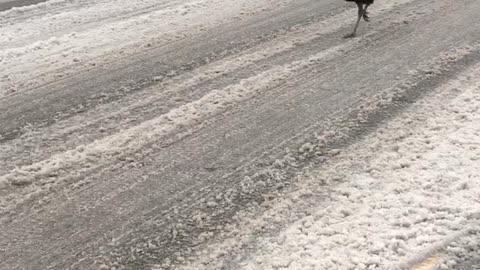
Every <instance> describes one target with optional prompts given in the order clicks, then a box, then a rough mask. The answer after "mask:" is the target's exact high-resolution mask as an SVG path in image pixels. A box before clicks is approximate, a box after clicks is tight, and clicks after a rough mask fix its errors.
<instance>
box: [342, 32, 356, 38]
mask: <svg viewBox="0 0 480 270" xmlns="http://www.w3.org/2000/svg"><path fill="white" fill-rule="evenodd" d="M356 36H357V35H356V34H355V33H351V34H348V35H346V36H344V37H343V38H354V37H356Z"/></svg>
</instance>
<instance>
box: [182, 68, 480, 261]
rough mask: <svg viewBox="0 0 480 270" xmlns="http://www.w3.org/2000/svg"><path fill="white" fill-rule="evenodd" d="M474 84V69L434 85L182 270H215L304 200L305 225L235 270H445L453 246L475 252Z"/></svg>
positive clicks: (477, 133) (477, 91) (479, 118)
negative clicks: (470, 246) (308, 203)
mask: <svg viewBox="0 0 480 270" xmlns="http://www.w3.org/2000/svg"><path fill="white" fill-rule="evenodd" d="M479 76H480V66H476V67H474V68H472V69H470V70H468V71H466V72H465V73H463V74H461V75H459V76H458V77H457V78H456V79H454V80H451V81H450V82H448V83H446V84H444V85H442V86H441V87H439V88H438V89H436V90H435V92H434V93H435V94H432V95H430V96H429V97H428V98H424V99H422V100H421V101H419V102H417V103H416V104H415V105H414V106H413V107H412V108H411V109H409V110H408V111H407V112H405V113H402V114H401V115H400V116H398V117H397V118H395V119H394V120H392V121H391V122H390V123H387V124H385V125H384V126H383V127H381V128H380V129H379V130H378V131H377V132H376V133H374V134H372V135H370V136H368V137H367V138H366V139H365V140H363V141H362V142H359V143H358V144H356V145H353V146H352V147H351V149H348V151H344V152H342V153H341V154H339V156H338V157H337V162H336V163H334V164H331V166H329V167H327V168H326V169H324V170H319V171H313V172H310V173H308V174H307V176H306V177H305V179H304V180H302V181H301V182H300V184H299V185H300V186H299V187H298V190H297V191H295V192H293V193H292V194H290V195H289V196H287V197H286V198H285V199H282V200H280V201H277V203H276V204H273V206H272V208H271V209H270V210H268V211H267V212H266V213H265V214H264V215H263V216H262V217H260V218H257V219H253V220H249V221H242V222H245V223H242V224H243V226H242V229H241V230H239V231H236V230H235V229H233V232H234V235H236V236H234V237H233V238H229V239H227V240H225V241H223V242H220V243H217V244H213V245H212V246H210V247H207V248H206V250H204V251H203V253H202V252H200V254H205V255H203V256H202V255H199V256H200V257H199V259H198V262H194V263H191V264H189V265H186V266H184V267H183V268H182V269H220V268H222V267H224V266H225V265H224V264H223V263H224V262H223V261H222V258H223V257H224V256H225V254H227V253H228V250H229V248H232V247H240V246H242V243H247V242H250V241H251V240H252V238H251V237H252V236H251V235H249V233H251V232H252V231H255V230H256V229H258V228H259V227H262V226H266V227H267V228H268V226H269V222H272V221H275V220H277V219H278V220H282V219H284V218H285V217H286V216H291V215H292V214H295V212H291V211H293V210H291V209H294V206H295V204H296V203H298V201H299V200H301V198H302V196H312V195H317V196H318V197H320V198H322V200H321V201H319V202H318V205H317V206H316V207H314V208H315V209H314V210H313V211H312V212H311V213H310V214H309V215H307V216H305V217H299V218H298V221H296V222H294V223H293V224H291V225H288V226H287V227H285V228H284V229H282V231H281V232H280V233H279V234H275V235H274V236H271V237H269V236H266V237H264V238H261V239H257V243H258V247H259V249H258V250H257V251H256V252H255V253H254V254H250V257H249V258H248V259H247V260H243V261H241V262H240V266H239V267H238V268H237V269H246V270H248V269H339V270H341V269H409V268H411V267H413V266H414V265H416V264H418V263H421V262H422V261H428V259H429V258H431V257H432V256H439V259H438V262H437V261H434V262H435V264H432V267H434V268H432V269H437V268H436V267H437V266H438V267H441V269H450V268H451V267H453V266H454V265H455V264H456V262H455V258H456V257H445V256H444V257H442V256H443V255H442V254H444V253H453V254H459V253H462V252H463V253H465V252H464V251H465V250H466V248H461V247H458V246H459V245H460V244H459V243H456V241H457V240H459V239H463V240H462V242H467V243H477V244H478V236H475V233H474V232H475V231H476V230H478V228H480V210H479V208H478V205H479V204H480V167H479V166H478V164H479V160H480V144H479V142H480V81H478V80H477V78H478V77H479ZM452 96H454V97H453V98H452ZM325 179H329V180H328V181H327V182H328V183H330V185H329V186H325V185H323V184H320V183H324V181H325ZM245 224H248V226H246V225H245ZM473 237H475V238H473ZM207 254H208V255H207ZM415 269H424V268H415ZM425 269H427V268H425ZM428 269H430V268H428Z"/></svg>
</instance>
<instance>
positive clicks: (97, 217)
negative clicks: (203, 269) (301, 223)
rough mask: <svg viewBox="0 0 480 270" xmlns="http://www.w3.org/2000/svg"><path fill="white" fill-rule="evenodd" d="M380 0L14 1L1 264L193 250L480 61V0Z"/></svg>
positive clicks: (9, 19)
mask: <svg viewBox="0 0 480 270" xmlns="http://www.w3.org/2000/svg"><path fill="white" fill-rule="evenodd" d="M379 2H380V3H376V4H375V5H374V6H372V7H371V11H370V12H371V16H372V22H371V23H368V25H367V24H364V23H363V24H362V25H361V28H360V30H359V37H358V38H354V39H344V38H342V37H343V36H344V35H345V34H347V33H349V31H351V28H352V23H353V22H354V19H355V14H356V11H355V9H354V8H355V7H354V6H352V5H348V4H347V3H345V2H344V1H339V0H322V1H318V0H300V1H290V0H282V1H273V0H260V1H257V0H256V1H254V0H240V1H238V0H237V1H230V0H229V1H219V0H196V1H190V0H171V1H163V0H162V1H154V0H143V1H141V0H134V1H125V0H100V1H86V0H74V1H56V0H52V1H47V2H44V3H39V4H37V5H27V6H23V7H17V8H13V9H9V8H7V6H6V5H9V3H10V2H6V4H5V3H1V4H0V12H2V13H0V14H1V17H0V33H1V34H0V64H1V65H2V67H3V68H2V70H0V86H1V87H0V112H1V113H0V224H1V227H2V230H1V232H0V260H1V261H2V263H1V264H0V269H8V270H14V269H22V270H23V269H151V268H152V267H155V266H158V265H163V264H165V262H168V263H166V264H165V265H166V266H165V267H166V268H169V267H173V266H175V265H176V264H180V263H184V262H185V261H188V260H189V256H192V255H193V254H194V251H196V250H198V249H199V248H202V247H203V246H205V245H208V243H209V241H210V240H211V239H212V238H214V236H215V235H216V234H217V232H218V231H220V230H223V229H224V228H225V226H228V224H230V223H232V222H233V221H234V219H233V218H234V217H235V215H236V214H238V213H239V211H242V210H244V209H246V208H248V207H250V206H252V205H255V204H257V203H259V202H261V201H263V200H265V196H264V195H266V194H269V193H271V192H273V191H278V190H281V189H284V188H287V187H288V186H289V185H290V184H291V183H293V182H295V181H296V180H295V179H297V177H296V176H297V175H298V173H299V172H301V171H302V170H303V169H304V168H305V167H306V166H310V165H312V164H316V163H322V162H325V160H326V159H327V160H328V159H329V158H330V157H333V156H334V155H335V153H336V151H333V150H332V149H337V148H342V147H346V146H347V145H349V144H351V143H352V142H354V141H356V140H358V139H360V138H362V137H363V136H365V135H366V134H368V133H369V132H370V131H372V130H373V129H374V128H375V127H376V126H377V125H379V124H380V123H382V122H384V121H387V120H388V119H389V118H391V117H393V116H394V115H396V114H397V113H398V112H400V111H401V110H403V109H404V108H406V107H408V106H409V104H411V103H412V102H414V101H415V100H417V99H418V98H421V97H422V96H423V95H425V94H427V93H428V92H429V91H430V89H433V88H434V87H435V85H438V84H442V83H444V82H445V81H448V80H449V79H450V78H453V77H454V76H455V75H456V74H458V73H460V72H462V71H464V70H466V69H467V68H469V67H471V66H472V65H474V64H476V63H478V61H479V59H480V56H479V51H478V42H479V41H480V31H479V30H478V29H480V20H478V14H479V13H480V2H479V1H478V0H462V1H458V0H455V1H454V0H384V1H379ZM17 4H18V5H19V6H20V5H24V4H20V3H17ZM309 145H316V146H315V147H319V149H322V150H321V151H322V154H321V155H317V154H309V153H306V152H305V151H304V149H305V147H307V148H308V147H309ZM307 152H308V151H307ZM287 157H288V159H290V160H291V161H292V162H290V163H288V164H286V165H284V164H282V165H279V164H278V163H276V162H275V161H278V160H282V159H285V158H287ZM278 167H280V168H281V169H276V170H273V169H271V168H278Z"/></svg>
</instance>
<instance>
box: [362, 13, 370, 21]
mask: <svg viewBox="0 0 480 270" xmlns="http://www.w3.org/2000/svg"><path fill="white" fill-rule="evenodd" d="M362 17H363V19H364V20H365V21H366V22H369V21H370V16H368V13H367V12H365V14H363V16H362Z"/></svg>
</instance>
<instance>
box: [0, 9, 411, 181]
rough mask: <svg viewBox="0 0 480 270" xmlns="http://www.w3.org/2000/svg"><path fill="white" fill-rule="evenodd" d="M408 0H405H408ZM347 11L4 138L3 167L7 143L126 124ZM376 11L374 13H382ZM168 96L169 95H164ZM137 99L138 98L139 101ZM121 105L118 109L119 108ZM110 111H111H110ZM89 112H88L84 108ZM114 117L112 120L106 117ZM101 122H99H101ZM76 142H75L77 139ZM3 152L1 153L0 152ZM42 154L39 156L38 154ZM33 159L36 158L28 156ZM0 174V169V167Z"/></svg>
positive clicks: (329, 29) (315, 32)
mask: <svg viewBox="0 0 480 270" xmlns="http://www.w3.org/2000/svg"><path fill="white" fill-rule="evenodd" d="M407 2H408V1H407ZM405 3H406V2H400V3H399V2H386V3H384V4H383V5H381V6H380V7H379V8H381V9H383V11H382V12H380V13H381V14H383V13H385V12H388V11H389V10H391V9H393V8H395V7H397V6H398V5H400V4H405ZM350 13H351V12H350V11H347V12H343V13H341V14H339V15H335V16H334V17H331V18H326V19H325V20H322V21H320V22H319V23H314V24H312V25H308V26H307V27H305V28H301V29H299V30H295V31H293V32H292V33H287V34H286V35H285V36H280V37H279V38H276V39H274V40H272V41H268V42H266V43H262V44H260V45H259V46H256V47H254V48H251V49H248V50H247V51H245V52H242V53H240V54H237V55H234V56H231V57H227V58H226V59H222V60H220V61H218V63H217V62H214V63H212V64H209V65H206V66H205V67H201V68H198V69H196V70H194V71H193V72H190V73H187V74H181V75H179V76H178V77H174V78H172V79H171V82H168V81H166V82H162V84H161V87H162V88H163V89H162V91H160V92H159V91H158V89H159V87H160V86H155V87H150V88H147V89H145V90H143V91H142V92H140V93H137V94H136V95H135V97H133V98H129V97H126V98H125V99H122V100H121V101H120V102H121V104H117V103H116V102H114V103H113V104H107V105H105V106H102V107H103V108H102V107H100V108H96V109H95V112H94V113H91V114H90V115H88V116H83V115H81V116H79V117H75V116H74V117H72V118H69V119H67V121H61V122H59V123H58V124H54V125H52V126H51V127H49V128H46V129H40V130H39V131H31V132H29V133H30V134H29V136H28V137H27V138H28V143H27V142H24V140H25V139H23V138H20V139H19V140H15V141H12V142H7V143H6V144H4V145H1V146H0V149H2V151H1V153H3V155H4V158H3V159H2V160H4V162H5V163H4V166H2V167H4V168H7V166H8V165H7V164H10V166H12V165H13V164H16V163H15V161H14V160H12V158H14V157H18V154H19V153H12V152H10V151H9V149H15V148H14V147H10V145H18V144H36V145H39V144H41V143H42V142H45V141H48V140H52V141H55V140H58V139H60V138H61V140H63V141H65V137H66V135H67V134H72V135H73V139H77V138H78V134H77V133H78V132H81V131H84V130H87V129H88V128H89V127H92V126H93V125H100V126H102V129H108V130H110V129H111V130H114V129H115V127H125V126H126V125H127V123H128V122H129V121H131V120H130V119H128V118H123V119H118V116H119V115H127V114H132V113H135V111H137V110H138V109H139V108H148V107H150V108H151V110H152V111H153V112H154V110H155V109H156V108H158V107H161V106H162V104H158V103H159V102H163V100H164V99H165V97H166V96H167V95H168V93H169V92H170V93H173V92H179V91H184V90H186V89H189V88H192V87H194V86H196V85H199V84H200V83H202V81H209V80H214V79H218V78H221V77H223V76H225V75H228V74H229V73H233V72H235V71H236V70H238V69H240V68H243V69H245V68H248V67H252V68H253V67H254V66H255V65H256V64H258V63H259V62H261V61H265V60H267V59H268V58H271V57H274V56H275V55H280V54H283V53H287V52H290V51H292V50H294V49H295V48H299V47H300V46H302V45H304V44H307V43H309V42H312V41H313V40H315V39H318V38H320V37H322V36H324V35H327V34H329V33H334V32H335V31H338V30H339V29H341V28H342V27H345V26H346V25H347V24H348V21H349V20H348V18H349V17H351V16H350V15H351V14H350ZM381 14H378V15H377V16H381ZM167 97H168V96H167ZM138 100H140V101H138ZM119 107H120V108H121V109H118V108H119ZM112 111H113V112H112ZM87 113H88V112H87ZM142 113H143V114H146V113H148V110H147V109H143V110H142ZM108 119H113V120H108ZM100 123H101V124H100ZM43 133H44V134H48V137H45V136H42V134H43ZM34 137H38V139H37V140H36V141H37V143H35V142H33V141H31V138H34ZM77 144H78V143H77ZM0 155H2V154H0ZM40 158H41V157H40ZM30 159H31V160H32V161H35V159H33V158H32V157H30ZM0 174H1V171H0Z"/></svg>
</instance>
